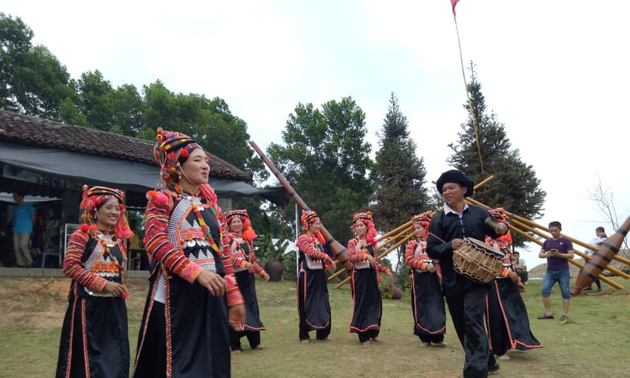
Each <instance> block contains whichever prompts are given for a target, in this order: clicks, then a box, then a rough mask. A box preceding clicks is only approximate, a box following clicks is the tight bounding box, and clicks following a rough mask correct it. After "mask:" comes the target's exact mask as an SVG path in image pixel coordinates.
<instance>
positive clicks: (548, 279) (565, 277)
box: [541, 270, 571, 299]
mask: <svg viewBox="0 0 630 378" xmlns="http://www.w3.org/2000/svg"><path fill="white" fill-rule="evenodd" d="M569 281H571V275H570V274H569V271H568V270H548V271H547V273H546V274H545V279H544V280H543V285H542V292H541V293H542V296H543V297H548V296H549V295H551V288H552V287H553V285H554V284H555V283H556V282H557V283H558V285H560V292H561V293H562V299H571V292H569Z"/></svg>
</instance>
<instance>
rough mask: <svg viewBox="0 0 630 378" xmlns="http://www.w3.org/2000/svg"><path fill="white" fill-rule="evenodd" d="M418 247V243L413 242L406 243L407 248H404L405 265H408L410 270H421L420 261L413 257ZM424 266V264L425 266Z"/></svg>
mask: <svg viewBox="0 0 630 378" xmlns="http://www.w3.org/2000/svg"><path fill="white" fill-rule="evenodd" d="M417 246H418V242H417V241H415V240H412V241H410V242H409V243H407V247H406V248H405V263H406V264H407V265H409V266H410V267H411V268H412V269H422V264H423V263H422V261H421V260H418V259H416V257H415V256H414V255H415V253H416V247H417ZM425 265H426V264H425Z"/></svg>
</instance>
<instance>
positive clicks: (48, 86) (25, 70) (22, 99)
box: [0, 13, 74, 120]
mask: <svg viewBox="0 0 630 378" xmlns="http://www.w3.org/2000/svg"><path fill="white" fill-rule="evenodd" d="M32 38H33V31H32V30H31V29H30V28H29V27H28V26H27V25H26V24H25V23H24V22H23V21H22V20H21V19H20V18H19V17H16V18H13V17H12V16H10V15H9V16H6V15H5V14H4V13H0V108H2V109H6V110H11V111H16V112H21V113H24V114H28V115H32V116H38V117H44V118H48V119H53V120H61V119H60V114H59V107H60V106H61V104H62V103H63V102H64V100H66V99H68V98H71V97H72V96H73V95H74V93H73V91H72V88H71V87H70V81H69V80H70V75H69V74H68V71H67V69H66V67H65V66H63V65H62V64H61V63H60V62H59V61H58V60H57V58H56V57H55V56H54V55H53V54H52V53H51V52H50V51H49V50H48V49H47V48H46V47H45V46H39V45H38V46H33V45H32V44H31V40H32Z"/></svg>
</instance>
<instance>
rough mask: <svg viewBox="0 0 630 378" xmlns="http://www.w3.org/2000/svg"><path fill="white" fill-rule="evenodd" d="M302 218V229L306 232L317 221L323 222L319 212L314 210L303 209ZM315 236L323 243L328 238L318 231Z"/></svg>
mask: <svg viewBox="0 0 630 378" xmlns="http://www.w3.org/2000/svg"><path fill="white" fill-rule="evenodd" d="M300 220H301V221H302V230H304V231H305V232H307V231H308V229H309V228H310V227H311V226H312V225H313V223H315V222H317V221H320V222H321V219H319V216H318V215H317V213H316V212H314V211H312V210H302V216H301V217H300ZM315 237H316V238H317V240H319V242H320V243H322V244H324V243H325V242H326V239H324V235H322V233H321V232H318V233H317V234H315Z"/></svg>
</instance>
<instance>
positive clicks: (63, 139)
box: [0, 110, 251, 181]
mask: <svg viewBox="0 0 630 378" xmlns="http://www.w3.org/2000/svg"><path fill="white" fill-rule="evenodd" d="M0 140H5V141H11V142H15V143H23V144H28V145H32V146H41V147H47V148H60V149H63V150H71V151H77V152H82V153H87V154H93V155H99V156H106V157H112V158H116V159H123V160H130V161H136V162H140V163H145V164H152V165H157V163H156V162H155V160H154V159H153V146H154V144H155V143H154V142H151V141H147V140H142V139H136V138H132V137H129V136H125V135H119V134H114V133H109V132H105V131H100V130H96V129H88V128H85V127H81V126H72V125H65V124H63V123H59V122H54V121H50V120H47V119H43V118H37V117H32V116H27V115H23V114H19V113H14V112H10V111H7V110H0ZM209 155H210V158H211V159H210V175H211V176H214V177H221V178H229V179H233V180H238V181H249V180H251V174H249V173H246V172H243V171H241V170H240V169H238V168H236V167H235V166H233V165H231V164H229V163H227V162H226V161H224V160H222V159H220V158H218V157H216V156H214V155H212V154H209Z"/></svg>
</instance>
